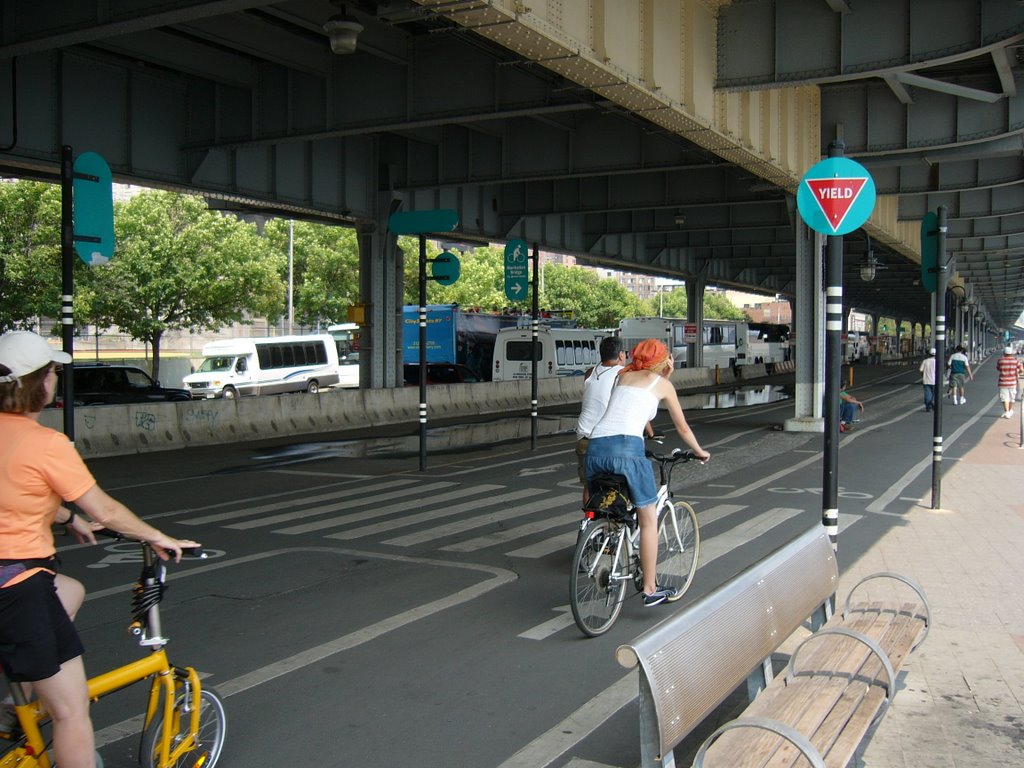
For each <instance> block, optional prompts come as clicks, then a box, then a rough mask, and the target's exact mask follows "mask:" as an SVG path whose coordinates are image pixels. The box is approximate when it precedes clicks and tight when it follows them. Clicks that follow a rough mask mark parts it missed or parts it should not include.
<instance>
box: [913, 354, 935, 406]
mask: <svg viewBox="0 0 1024 768" xmlns="http://www.w3.org/2000/svg"><path fill="white" fill-rule="evenodd" d="M917 370H918V371H920V373H921V384H922V385H923V386H924V409H925V410H926V411H930V410H931V409H932V403H934V402H935V347H932V348H931V349H929V350H928V357H926V358H925V359H924V360H922V361H921V365H920V366H919V367H918V369H917Z"/></svg>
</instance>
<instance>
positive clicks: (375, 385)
mask: <svg viewBox="0 0 1024 768" xmlns="http://www.w3.org/2000/svg"><path fill="white" fill-rule="evenodd" d="M391 202H392V201H391V200H384V201H382V203H381V206H380V210H381V211H382V212H383V213H382V218H381V219H380V220H378V221H377V222H376V226H374V225H367V226H365V227H360V228H359V230H358V241H359V299H360V302H361V303H362V304H364V305H365V307H366V321H365V324H364V325H363V327H362V332H361V334H360V341H359V381H360V386H361V387H364V388H370V389H382V388H385V387H387V388H390V387H397V386H401V385H402V384H403V383H404V381H403V377H402V303H403V301H402V288H403V277H402V263H403V262H402V253H401V251H400V250H399V248H398V239H397V238H396V237H395V236H394V235H391V234H386V233H387V232H388V229H387V217H388V215H390V210H391Z"/></svg>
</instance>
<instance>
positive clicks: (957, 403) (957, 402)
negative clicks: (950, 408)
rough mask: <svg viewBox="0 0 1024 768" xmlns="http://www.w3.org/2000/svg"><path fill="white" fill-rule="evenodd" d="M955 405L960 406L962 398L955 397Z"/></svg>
mask: <svg viewBox="0 0 1024 768" xmlns="http://www.w3.org/2000/svg"><path fill="white" fill-rule="evenodd" d="M953 405H960V398H959V397H957V396H956V395H953Z"/></svg>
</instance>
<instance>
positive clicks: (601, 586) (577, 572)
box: [569, 521, 629, 637]
mask: <svg viewBox="0 0 1024 768" xmlns="http://www.w3.org/2000/svg"><path fill="white" fill-rule="evenodd" d="M621 531H622V529H621V528H619V527H618V526H613V525H612V524H611V523H609V522H608V521H598V522H594V523H592V524H591V525H590V526H588V527H587V528H586V529H585V530H584V531H583V533H582V534H581V536H580V540H579V541H578V542H577V545H576V552H575V553H574V554H573V563H572V572H571V577H570V580H569V581H570V584H569V603H570V606H571V607H572V615H573V618H574V619H575V620H576V625H577V626H578V627H579V628H580V630H581V631H582V632H583V633H584V634H586V635H589V636H590V637H596V636H597V635H600V634H603V633H604V632H607V631H608V629H609V628H610V627H611V626H612V624H613V623H614V622H615V619H616V618H617V617H618V615H619V611H621V610H622V597H623V594H624V589H625V584H624V582H623V577H626V578H628V576H629V572H628V569H627V568H626V567H625V565H624V559H625V557H624V554H625V553H624V552H623V551H622V550H623V545H622V536H621Z"/></svg>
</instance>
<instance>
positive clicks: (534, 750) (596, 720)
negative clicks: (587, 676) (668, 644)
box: [498, 671, 640, 768]
mask: <svg viewBox="0 0 1024 768" xmlns="http://www.w3.org/2000/svg"><path fill="white" fill-rule="evenodd" d="M639 691H640V684H639V682H638V680H637V673H636V672H635V671H631V672H629V673H627V674H626V675H625V676H623V677H621V678H619V679H618V680H617V681H615V682H614V683H612V684H611V685H610V686H608V687H607V688H605V689H604V690H603V691H601V692H600V693H599V694H597V695H596V696H594V697H593V698H591V699H590V700H589V701H588V702H587V703H586V704H584V705H583V706H582V707H580V708H579V709H577V710H576V711H575V712H573V713H572V714H571V715H569V716H568V717H567V718H565V720H563V721H562V722H560V723H558V724H557V725H556V726H555V727H553V728H551V729H549V730H548V731H547V732H546V733H544V734H542V735H540V736H539V737H537V738H536V739H534V740H533V741H531V742H530V743H529V744H527V745H526V746H525V747H523V748H522V749H520V750H519V751H518V752H516V753H515V754H514V755H512V757H510V758H509V759H508V760H506V761H505V762H503V763H502V764H501V765H499V766H498V768H545V767H546V766H548V765H551V764H552V763H553V762H555V760H557V759H558V758H559V757H561V756H562V755H564V754H565V753H566V752H568V751H569V750H570V749H572V748H573V747H575V746H576V745H577V744H579V743H580V742H581V741H583V740H584V739H585V738H587V736H589V735H590V734H591V733H593V732H594V731H596V730H597V729H598V728H600V727H601V726H602V725H603V724H604V722H605V721H606V720H608V718H610V717H611V716H612V715H614V714H615V713H616V712H618V711H619V710H620V709H622V708H623V707H624V706H626V705H627V704H629V703H630V702H631V701H633V700H634V699H635V698H636V697H637V696H638V695H639Z"/></svg>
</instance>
